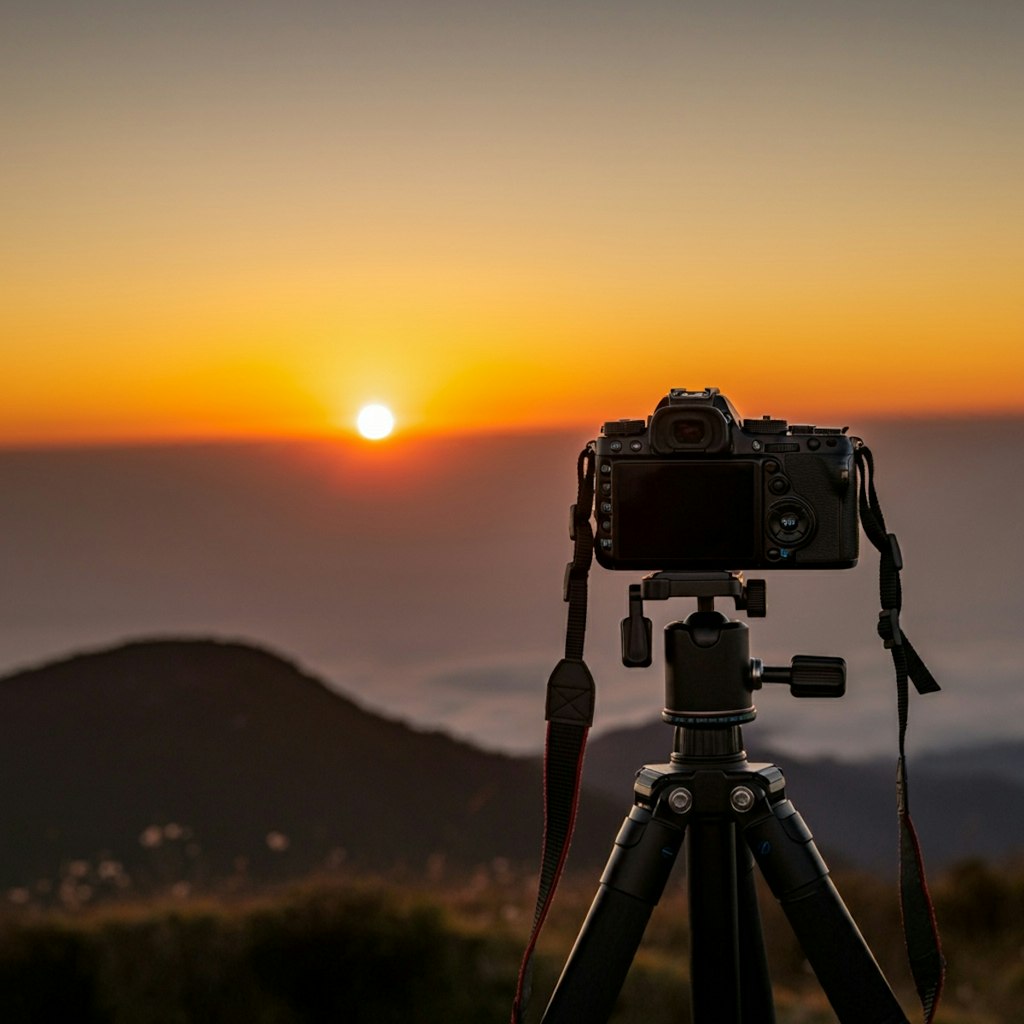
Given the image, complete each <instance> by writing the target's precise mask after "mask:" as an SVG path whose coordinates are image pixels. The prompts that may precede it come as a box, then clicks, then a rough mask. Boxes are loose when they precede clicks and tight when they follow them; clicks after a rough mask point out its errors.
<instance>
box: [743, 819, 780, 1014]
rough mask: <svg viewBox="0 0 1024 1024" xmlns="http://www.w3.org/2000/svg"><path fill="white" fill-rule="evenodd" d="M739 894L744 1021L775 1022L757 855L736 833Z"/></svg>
mask: <svg viewBox="0 0 1024 1024" xmlns="http://www.w3.org/2000/svg"><path fill="white" fill-rule="evenodd" d="M736 865H737V872H736V874H737V894H738V897H739V918H740V963H741V964H742V965H743V971H742V974H741V977H740V992H741V993H742V996H743V1018H742V1019H743V1022H744V1024H775V1004H774V1000H773V996H772V980H771V976H770V975H769V973H768V956H767V954H766V953H765V948H764V934H763V932H762V930H761V913H760V910H759V909H758V905H757V888H756V887H755V884H754V858H753V857H752V856H751V855H750V850H749V849H747V846H746V844H745V843H744V842H743V837H742V835H740V834H739V833H738V832H737V835H736Z"/></svg>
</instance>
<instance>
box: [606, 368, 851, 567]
mask: <svg viewBox="0 0 1024 1024" xmlns="http://www.w3.org/2000/svg"><path fill="white" fill-rule="evenodd" d="M845 431H846V428H839V427H815V426H807V425H789V424H788V423H787V422H786V421H785V420H777V419H772V418H770V417H768V416H765V417H764V418H762V419H759V420H750V419H745V420H742V421H741V420H740V418H739V416H738V415H737V413H736V410H735V409H734V408H733V406H732V403H731V402H730V401H729V400H728V399H727V398H726V397H725V396H724V395H722V394H721V393H720V392H719V390H718V388H705V389H704V390H703V391H687V390H686V389H684V388H676V389H673V390H672V391H670V392H669V394H668V396H667V397H666V398H663V399H662V400H661V402H660V403H659V404H658V407H657V408H656V409H655V411H654V414H653V415H652V416H650V417H648V419H647V420H646V421H644V420H631V419H622V420H612V421H610V422H608V423H605V424H604V426H603V427H602V428H601V434H600V436H599V437H598V438H597V440H596V441H595V442H594V451H595V455H596V483H595V497H594V513H595V520H596V530H595V553H596V555H597V560H598V562H599V563H600V564H601V565H602V566H604V568H606V569H659V570H681V571H708V570H715V571H722V570H726V571H734V570H739V569H848V568H850V567H852V566H854V565H856V564H857V546H858V539H859V536H858V522H857V487H856V471H855V467H854V454H853V443H852V441H851V439H850V438H849V437H847V436H846V433H845Z"/></svg>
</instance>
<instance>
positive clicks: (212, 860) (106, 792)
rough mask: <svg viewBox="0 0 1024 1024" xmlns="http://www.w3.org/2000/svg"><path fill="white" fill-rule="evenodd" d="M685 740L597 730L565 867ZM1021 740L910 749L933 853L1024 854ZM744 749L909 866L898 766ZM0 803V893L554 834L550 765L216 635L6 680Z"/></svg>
mask: <svg viewBox="0 0 1024 1024" xmlns="http://www.w3.org/2000/svg"><path fill="white" fill-rule="evenodd" d="M671 741H672V731H671V729H669V728H668V727H666V726H664V725H661V724H651V725H649V726H641V727H636V728H629V729H621V730H617V731H615V732H612V733H608V734H605V735H604V736H600V737H597V738H596V739H594V740H592V741H591V743H590V747H589V752H588V756H587V761H586V765H585V771H584V794H583V799H582V803H581V810H580V817H579V823H578V827H577V831H576V835H575V837H574V841H573V849H572V856H571V858H570V867H571V868H573V869H577V870H578V869H582V870H584V871H585V872H588V873H591V874H592V875H593V876H594V878H595V879H596V875H597V871H598V870H599V867H600V865H601V864H603V863H604V860H605V859H606V857H607V856H608V853H609V851H610V849H611V845H612V840H613V838H614V836H615V835H616V833H617V831H618V828H619V825H620V824H621V820H622V818H623V817H624V816H625V814H626V813H627V812H628V810H629V808H630V806H631V803H632V780H633V776H634V774H635V772H636V770H637V768H638V767H639V766H640V765H642V764H644V763H660V762H664V761H666V760H667V759H668V752H669V750H670V747H671ZM751 741H754V742H755V743H756V735H755V733H754V731H753V730H752V731H751V735H750V738H749V739H748V746H749V744H750V742H751ZM1022 746H1024V745H1021V744H1012V743H1011V744H1000V745H994V746H990V747H977V748H968V749H964V750H959V751H951V752H948V753H947V754H945V755H943V756H933V757H920V758H915V759H913V760H912V762H911V779H912V786H913V810H914V814H915V820H916V822H917V826H918V829H919V831H920V833H921V835H922V839H923V842H924V849H925V856H926V858H927V861H928V864H929V866H932V867H939V866H942V865H945V864H948V863H950V862H952V861H954V860H957V859H960V858H963V857H969V856H984V857H1002V856H1007V855H1009V854H1011V853H1013V852H1015V851H1020V850H1022V849H1024V780H1022V779H1021V774H1020V769H1019V766H1020V764H1021V763H1024V758H1022V756H1021V755H1022V754H1024V749H1022ZM749 754H750V758H751V760H755V761H774V762H776V763H778V764H780V765H781V766H782V767H783V769H784V771H785V773H786V778H787V789H788V793H789V795H790V796H791V797H792V799H793V800H794V802H795V803H796V805H797V807H798V809H799V810H800V811H801V813H802V814H803V816H804V817H805V819H806V820H807V822H808V823H809V824H810V826H811V828H812V830H814V832H815V835H816V840H817V842H818V845H819V847H820V848H821V849H822V851H823V852H824V853H825V854H826V856H827V857H828V859H829V862H830V863H834V864H835V865H840V864H843V863H849V864H854V865H858V866H862V867H868V868H872V869H880V870H885V871H891V870H893V868H894V864H895V858H896V826H895V795H894V787H895V770H894V763H893V764H889V763H884V762H879V761H869V762H864V763H860V764H851V763H848V762H840V761H836V760H829V759H820V758H819V759H814V760H810V759H801V758H794V757H791V756H788V755H778V754H775V753H774V752H772V751H771V750H765V749H757V748H756V746H755V747H752V748H750V749H749ZM893 760H895V759H893ZM0 806H2V807H3V820H2V827H3V835H2V840H0V891H2V890H5V889H6V890H8V892H9V893H10V892H12V891H14V892H20V893H36V892H38V893H39V894H41V896H42V897H43V898H45V897H46V894H52V893H56V892H57V891H58V887H59V888H60V890H61V892H63V893H64V894H65V895H66V894H67V890H68V887H69V886H70V887H71V897H70V901H71V902H74V894H75V892H79V891H84V892H85V893H86V897H88V893H89V889H90V887H91V888H92V889H95V888H96V887H97V886H99V887H103V886H107V887H115V888H116V887H117V886H128V885H131V886H135V887H137V888H145V887H154V886H157V887H159V886H164V887H166V886H169V885H174V884H178V883H185V884H188V885H189V886H196V887H204V886H210V887H217V886H221V885H223V884H226V883H228V882H237V881H239V880H242V881H245V882H247V883H250V884H259V883H263V882H267V881H273V880H281V879H287V878H298V877H302V876H305V875H307V874H308V873H309V872H311V871H316V870H318V869H323V868H325V867H326V868H330V867H338V866H344V867H347V868H351V869H352V870H355V871H359V872H381V873H392V872H402V871H404V872H407V873H410V874H413V875H415V876H417V877H432V876H433V875H434V874H435V873H437V872H444V871H447V872H449V873H452V872H457V873H465V872H467V871H469V870H471V869H472V868H473V867H475V866H477V865H480V864H488V863H491V862H493V861H494V860H495V859H496V858H503V859H505V860H507V861H509V862H510V863H511V864H513V865H517V866H524V867H526V868H527V869H532V868H534V867H535V866H536V864H537V859H538V854H539V845H540V835H541V830H542V804H541V766H540V763H539V761H538V760H537V759H532V758H517V757H512V756H508V755H503V754H496V753H489V752H485V751H482V750H479V749H477V748H476V747H474V746H472V745H471V744H468V743H464V742H461V741H458V740H455V739H453V738H451V737H449V736H447V735H445V734H442V733H437V732H423V731H418V730H415V729H412V728H410V727H409V726H407V725H405V724H403V723H401V722H399V721H394V720H389V719H387V718H384V717H381V716H379V715H377V714H374V713H371V712H369V711H366V710H364V709H362V708H361V707H359V706H358V705H357V704H356V703H355V702H353V701H352V700H350V699H348V698H346V697H344V696H342V695H340V694H339V693H337V692H336V691H335V690H333V689H330V688H329V687H328V686H326V685H325V684H324V683H322V682H321V681H319V680H317V679H315V678H313V677H312V676H310V675H308V674H307V673H305V672H303V671H302V670H301V669H300V668H299V667H298V666H297V665H295V664H294V663H292V662H289V661H287V660H285V659H283V658H281V657H279V656H278V655H276V654H273V653H271V652H269V651H267V650H263V649H259V648H256V647H253V646H249V645H245V644H240V643H227V642H220V641H214V640H153V641H140V642H135V643H129V644H126V645H123V646H120V647H116V648H112V649H109V650H102V651H98V652H95V653H89V654H81V655H77V656H75V657H72V658H68V659H66V660H62V661H58V662H54V663H51V664H47V665H44V666H41V667H38V668H34V669H30V670H27V671H22V672H18V673H16V674H13V675H9V676H7V677H5V678H3V679H0ZM438 877H440V876H438ZM65 902H68V900H67V899H66V900H65Z"/></svg>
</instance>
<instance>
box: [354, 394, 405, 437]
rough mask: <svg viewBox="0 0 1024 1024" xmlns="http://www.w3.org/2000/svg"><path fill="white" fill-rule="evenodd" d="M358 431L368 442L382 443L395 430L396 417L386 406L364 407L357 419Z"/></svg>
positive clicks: (376, 404) (377, 404) (373, 405)
mask: <svg viewBox="0 0 1024 1024" xmlns="http://www.w3.org/2000/svg"><path fill="white" fill-rule="evenodd" d="M356 429H357V430H358V431H359V433H360V434H362V435H363V437H365V438H366V439H367V440H368V441H380V440H382V439H383V438H385V437H387V436H388V435H389V434H390V433H391V431H392V430H394V429H395V417H394V416H393V415H392V413H391V410H390V409H389V408H388V407H387V406H386V405H380V404H379V403H376V402H374V403H373V404H372V405H364V406H363V407H362V409H360V410H359V415H358V416H357V417H356Z"/></svg>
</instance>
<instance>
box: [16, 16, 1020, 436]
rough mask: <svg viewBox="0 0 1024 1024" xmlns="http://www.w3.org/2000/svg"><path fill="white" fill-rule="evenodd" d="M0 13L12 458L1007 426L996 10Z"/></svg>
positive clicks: (1000, 27) (1008, 319) (1011, 197)
mask: <svg viewBox="0 0 1024 1024" xmlns="http://www.w3.org/2000/svg"><path fill="white" fill-rule="evenodd" d="M4 12H5V14H4V26H3V31H2V32H0V81H2V83H3V96H4V104H3V137H4V159H3V161H2V163H0V195H2V196H3V200H2V201H3V203H4V205H5V212H4V232H3V242H2V243H0V244H2V246H3V251H4V260H3V263H4V266H3V275H2V276H3V286H2V287H3V295H4V298H3V303H2V307H0V308H2V314H0V346H2V366H3V391H2V394H3V401H2V402H0V443H6V444H25V443H31V444H35V443H45V442H55V441H59V442H66V441H75V442H88V441H96V440H109V439H138V440H142V439H150V438H174V437H195V436H225V435H246V434H260V435H266V434H302V433H322V432H325V431H331V430H334V429H338V428H339V427H341V428H344V429H348V427H349V424H350V423H351V421H352V420H353V419H354V416H355V412H356V410H357V408H358V406H359V405H360V404H361V403H362V402H364V401H367V400H370V399H377V400H383V401H386V402H389V403H391V404H392V405H393V406H394V408H395V411H396V414H397V415H398V418H399V423H400V426H403V427H405V428H406V429H409V430H429V431H440V430H460V431H461V430H480V429H499V428H501V427H503V426H506V425H508V424H512V425H514V426H516V427H524V426H525V427H534V426H536V427H542V426H544V425H547V424H557V425H560V426H576V425H578V424H587V425H588V426H589V427H590V428H591V429H593V428H595V427H596V425H597V424H598V423H600V422H601V420H603V419H605V418H610V417H618V416H627V415H628V416H635V415H642V414H643V413H646V412H649V411H650V410H651V408H652V407H653V404H654V402H655V400H656V399H657V398H658V397H659V396H660V395H661V394H663V393H664V392H665V391H666V390H667V388H668V387H670V386H679V385H685V386H690V387H701V386H704V385H706V384H716V385H718V386H720V387H722V389H723V390H726V391H727V392H728V393H729V394H730V395H731V396H732V397H733V398H734V400H735V401H736V403H737V405H738V406H739V407H740V410H741V412H745V413H746V414H748V415H760V414H761V413H764V412H769V411H771V412H774V414H776V415H786V416H789V418H790V419H804V418H808V419H817V420H819V421H820V422H831V421H832V420H835V419H836V417H837V416H838V417H840V418H842V419H843V422H846V419H847V417H848V415H853V414H867V413H871V412H875V413H879V412H886V413H890V414H891V413H892V412H902V411H909V412H913V413H926V414H933V413H935V412H939V411H943V410H945V411H965V410H985V411H992V412H1000V411H1002V412H1006V411H1015V412H1020V411H1024V398H1022V384H1024V329H1022V328H1024V288H1022V286H1021V284H1022V280H1024V273H1022V271H1024V258H1022V257H1024V199H1022V190H1021V182H1022V181H1024V131H1022V128H1024V123H1022V122H1024V61H1022V60H1021V53H1022V52H1024V45H1022V44H1024V7H1022V6H1021V5H1020V4H1019V3H1018V2H1012V3H1010V2H986V0H976V2H972V3H969V4H968V3H946V2H927V3H925V2H905V3H899V2H897V3H878V2H870V3H868V2H860V3H851V2H844V3H839V2H832V0H817V2H795V0H793V2H788V0H781V2H773V3H764V2H762V0H759V2H739V0H738V2H731V3H719V4H690V3H682V2H679V0H675V2H656V0H637V2H631V3H625V2H618V3H613V2H606V0H590V2H586V3H584V2H577V0H570V2H565V0H563V2H557V3H550V2H549V3H539V2H532V0H520V2H517V3H514V4H513V3H495V2H492V0H478V2H474V3H468V2H466V3H458V2H429V0H424V2H413V0H404V2H395V0H375V2H374V3H373V4H355V3H346V2H334V3H327V2H325V0H297V2H291V3H288V4H284V3H277V4H274V3H267V2H244V3H243V2H241V0H237V2H234V3H215V2H212V3H211V2H203V3H199V2H195V0H179V2H167V0H161V2H156V0H134V2H131V3H124V2H111V0H88V2H80V0H76V2H72V0H33V2H31V3H25V2H14V3H7V4H5V5H4Z"/></svg>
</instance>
